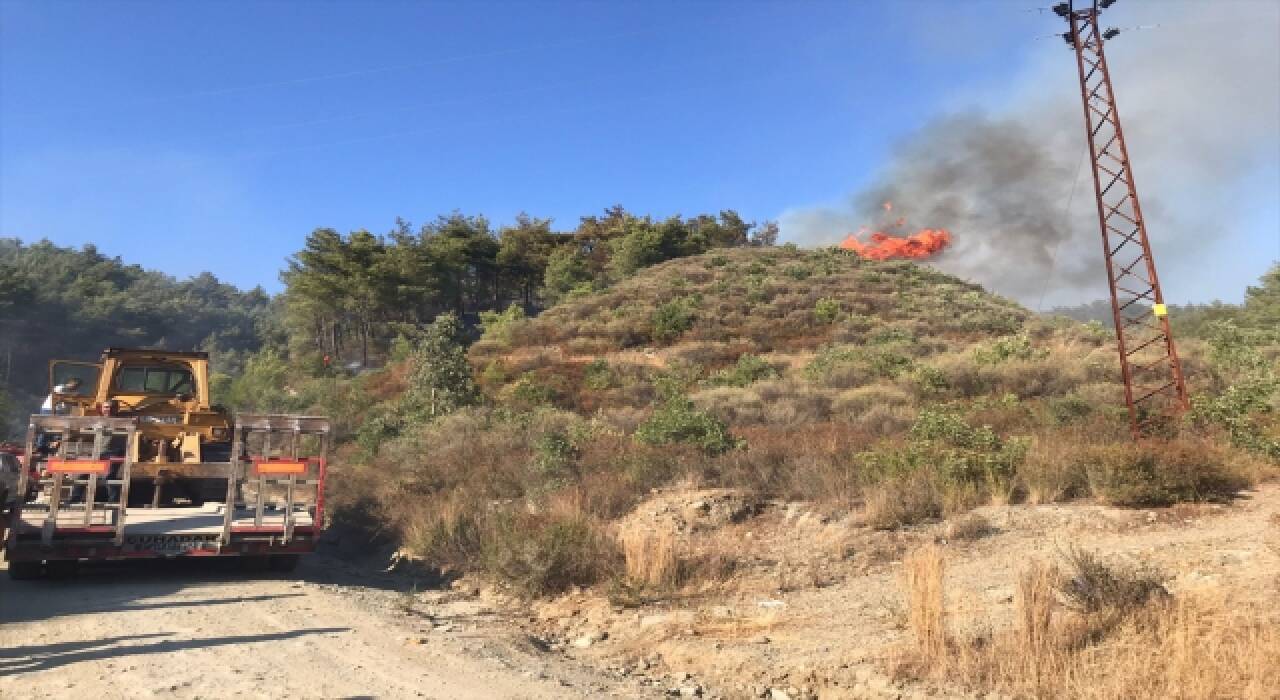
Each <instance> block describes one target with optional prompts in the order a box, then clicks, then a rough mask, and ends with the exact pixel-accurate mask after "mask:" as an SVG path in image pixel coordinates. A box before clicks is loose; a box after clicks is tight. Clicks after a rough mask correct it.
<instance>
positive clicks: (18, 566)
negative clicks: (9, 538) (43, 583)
mask: <svg viewBox="0 0 1280 700" xmlns="http://www.w3.org/2000/svg"><path fill="white" fill-rule="evenodd" d="M43 573H44V568H43V567H42V566H41V565H40V562H39V561H11V562H9V578H11V579H13V580H14V581H30V580H32V579H37V578H40V575H41V574H43Z"/></svg>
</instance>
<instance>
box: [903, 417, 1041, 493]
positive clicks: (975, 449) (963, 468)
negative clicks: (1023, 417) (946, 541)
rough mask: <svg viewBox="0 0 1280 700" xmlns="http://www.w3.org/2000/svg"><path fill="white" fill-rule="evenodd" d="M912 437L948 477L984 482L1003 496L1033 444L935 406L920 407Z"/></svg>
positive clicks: (912, 427) (957, 481) (1009, 488)
mask: <svg viewBox="0 0 1280 700" xmlns="http://www.w3.org/2000/svg"><path fill="white" fill-rule="evenodd" d="M911 439H912V444H913V447H914V448H915V449H917V450H919V451H922V452H926V453H928V455H929V459H930V461H931V462H932V463H933V467H934V469H936V470H938V472H939V473H940V474H941V475H942V476H944V477H945V478H946V479H948V480H949V481H952V482H956V483H968V484H974V485H983V486H985V487H986V488H988V489H990V490H991V492H992V494H993V495H1004V496H1007V495H1008V493H1009V491H1010V490H1011V486H1012V482H1013V477H1014V474H1015V473H1016V472H1017V470H1018V467H1019V466H1020V465H1021V464H1022V463H1023V462H1024V461H1025V460H1026V457H1027V451H1028V449H1029V448H1030V440H1028V439H1026V438H1012V439H1009V440H1001V439H1000V437H999V436H997V435H996V434H995V432H994V431H993V430H991V428H990V427H988V426H982V427H981V428H975V427H973V426H971V425H969V424H968V423H967V422H966V421H965V420H964V418H963V417H961V416H960V415H958V414H955V413H952V412H949V411H940V410H935V409H925V410H922V411H920V414H919V415H918V416H917V417H916V422H915V425H913V426H911Z"/></svg>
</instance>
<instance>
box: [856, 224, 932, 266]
mask: <svg viewBox="0 0 1280 700" xmlns="http://www.w3.org/2000/svg"><path fill="white" fill-rule="evenodd" d="M950 243H951V232H950V231H948V230H946V229H943V228H940V229H929V228H927V229H923V230H921V231H918V232H916V233H913V234H911V235H910V236H907V237H905V238H898V237H895V236H890V235H889V234H887V233H885V232H883V231H876V232H875V233H872V234H871V240H870V241H868V242H866V243H863V242H862V241H860V240H858V239H857V238H855V237H854V236H852V235H851V236H849V237H848V238H846V239H844V242H843V243H841V244H840V247H841V248H844V249H845V250H852V251H853V252H855V253H857V254H858V255H861V256H862V257H864V258H867V259H868V260H888V259H889V258H927V257H929V256H930V255H933V254H934V253H937V252H938V251H940V250H942V249H943V248H946V247H947V246H948V245H949V244H950Z"/></svg>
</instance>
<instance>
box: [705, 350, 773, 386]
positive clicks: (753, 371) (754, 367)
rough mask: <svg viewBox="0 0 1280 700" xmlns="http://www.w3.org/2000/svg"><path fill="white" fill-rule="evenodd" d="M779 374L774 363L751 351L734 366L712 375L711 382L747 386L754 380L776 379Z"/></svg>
mask: <svg viewBox="0 0 1280 700" xmlns="http://www.w3.org/2000/svg"><path fill="white" fill-rule="evenodd" d="M777 376H778V370H776V369H774V367H773V365H770V364H769V363H768V362H765V361H764V360H763V359H761V358H760V357H759V356H758V355H752V354H750V353H747V354H744V355H741V356H739V357H738V362H737V363H736V364H734V365H733V366H732V367H729V368H727V369H722V370H720V371H719V372H716V373H715V374H714V375H712V376H711V379H710V380H709V383H710V384H711V385H713V386H736V387H739V388H741V387H745V386H748V385H749V384H752V383H753V382H758V381H760V380H761V379H774V378H776V377H777Z"/></svg>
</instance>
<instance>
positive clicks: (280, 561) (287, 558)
mask: <svg viewBox="0 0 1280 700" xmlns="http://www.w3.org/2000/svg"><path fill="white" fill-rule="evenodd" d="M299 559H301V557H300V556H298V555H297V554H272V555H271V563H270V566H271V570H272V571H278V572H280V573H282V574H287V573H291V572H293V570H294V569H297V568H298V560H299Z"/></svg>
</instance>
